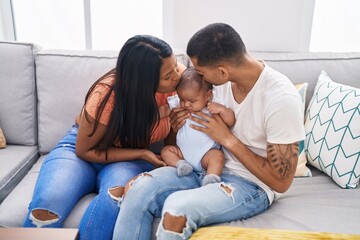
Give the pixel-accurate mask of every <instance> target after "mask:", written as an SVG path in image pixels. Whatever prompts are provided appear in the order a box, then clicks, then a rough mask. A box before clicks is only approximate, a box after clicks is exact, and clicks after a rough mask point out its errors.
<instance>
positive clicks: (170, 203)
mask: <svg viewBox="0 0 360 240" xmlns="http://www.w3.org/2000/svg"><path fill="white" fill-rule="evenodd" d="M201 178H202V175H198V174H196V173H192V174H190V175H187V176H182V177H179V176H177V174H176V169H175V168H173V167H162V168H158V169H155V170H153V171H151V172H149V173H146V174H142V175H140V177H138V178H137V179H136V180H134V181H133V183H132V185H131V188H130V189H129V191H128V192H127V194H126V195H125V198H124V200H123V201H122V203H121V211H120V213H119V216H118V219H117V221H116V224H115V229H114V237H113V239H114V240H118V239H126V240H131V239H141V240H145V239H151V231H152V221H153V219H154V217H162V220H161V222H160V223H159V227H158V231H157V237H158V239H161V240H162V239H166V240H169V239H188V238H189V237H190V236H191V235H192V233H193V232H194V231H196V230H197V229H198V228H199V227H201V226H206V225H209V224H214V223H221V222H227V221H233V220H239V219H246V218H249V217H252V216H255V215H257V214H259V213H261V212H263V211H265V210H266V209H268V208H269V200H268V197H267V194H266V192H265V191H264V190H263V189H262V188H260V187H258V186H257V185H256V184H254V183H251V182H249V181H247V180H245V179H244V178H242V177H239V176H238V175H234V174H232V173H223V174H222V175H221V179H222V182H220V183H214V184H208V185H205V186H204V187H200V185H201V184H200V183H201ZM165 213H167V214H170V215H172V216H184V217H185V218H186V225H185V227H184V228H183V232H182V233H175V232H172V231H169V230H165V229H164V227H163V222H162V221H163V216H164V214H165Z"/></svg>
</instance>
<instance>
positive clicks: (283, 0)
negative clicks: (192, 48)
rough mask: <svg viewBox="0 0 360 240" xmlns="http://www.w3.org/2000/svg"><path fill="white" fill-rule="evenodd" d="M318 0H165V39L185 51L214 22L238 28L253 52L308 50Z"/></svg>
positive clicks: (174, 46) (248, 47)
mask: <svg viewBox="0 0 360 240" xmlns="http://www.w3.org/2000/svg"><path fill="white" fill-rule="evenodd" d="M314 1H315V0H163V2H164V28H163V29H164V35H163V37H164V39H165V40H166V41H168V42H169V43H170V44H171V46H172V47H173V48H180V49H183V50H185V49H186V45H187V42H188V40H189V39H190V37H191V36H192V35H193V34H194V33H195V32H196V31H197V30H199V29H200V28H202V27H204V26H206V25H207V24H209V23H213V22H224V23H227V24H229V25H231V26H232V27H234V28H235V29H236V30H237V31H238V32H239V34H240V36H241V37H242V39H243V41H244V42H245V44H246V46H247V49H248V50H250V51H308V50H309V44H310V34H311V25H312V17H313V11H314Z"/></svg>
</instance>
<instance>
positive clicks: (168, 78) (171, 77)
mask: <svg viewBox="0 0 360 240" xmlns="http://www.w3.org/2000/svg"><path fill="white" fill-rule="evenodd" d="M184 70H185V66H184V65H182V64H181V63H179V64H178V63H177V60H176V57H175V56H174V55H173V54H171V56H169V57H167V58H164V61H163V64H162V66H161V68H160V80H159V86H158V88H157V92H159V93H168V92H173V91H175V88H176V85H177V84H178V83H179V80H180V75H181V73H182V72H183V71H184Z"/></svg>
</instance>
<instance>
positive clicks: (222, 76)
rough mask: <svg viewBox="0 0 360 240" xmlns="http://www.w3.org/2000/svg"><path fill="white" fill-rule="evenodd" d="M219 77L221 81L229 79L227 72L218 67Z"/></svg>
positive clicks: (223, 68) (225, 69)
mask: <svg viewBox="0 0 360 240" xmlns="http://www.w3.org/2000/svg"><path fill="white" fill-rule="evenodd" d="M218 70H219V75H220V77H221V78H222V79H228V78H229V71H228V70H227V68H226V67H224V66H222V65H220V66H218Z"/></svg>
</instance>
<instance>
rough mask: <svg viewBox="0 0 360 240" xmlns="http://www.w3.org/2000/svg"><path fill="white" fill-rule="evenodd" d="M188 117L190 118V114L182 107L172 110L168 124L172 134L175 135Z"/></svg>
mask: <svg viewBox="0 0 360 240" xmlns="http://www.w3.org/2000/svg"><path fill="white" fill-rule="evenodd" d="M189 117H191V114H190V112H189V111H188V110H186V109H184V108H182V107H178V108H173V110H171V113H170V123H171V128H172V130H173V132H174V133H177V132H178V131H179V129H180V128H181V127H182V126H183V125H184V124H185V120H186V119H187V118H189Z"/></svg>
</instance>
